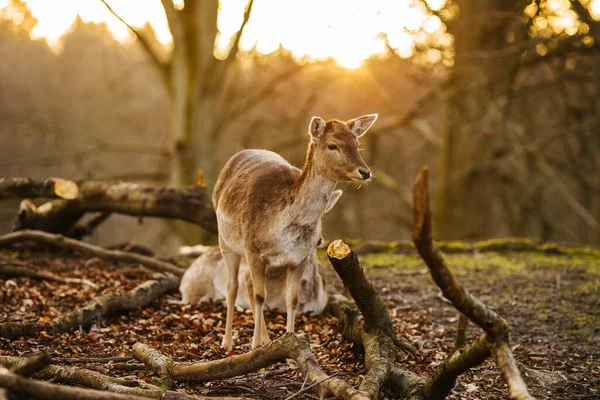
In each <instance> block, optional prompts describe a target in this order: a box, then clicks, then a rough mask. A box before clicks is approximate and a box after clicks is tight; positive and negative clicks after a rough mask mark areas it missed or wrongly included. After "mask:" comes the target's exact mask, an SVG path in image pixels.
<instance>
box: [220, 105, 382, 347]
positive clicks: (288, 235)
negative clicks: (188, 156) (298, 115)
mask: <svg viewBox="0 0 600 400" xmlns="http://www.w3.org/2000/svg"><path fill="white" fill-rule="evenodd" d="M376 119H377V114H368V115H364V116H361V117H358V118H354V119H351V120H348V121H346V122H344V121H341V120H337V119H332V120H329V121H327V122H326V121H325V120H323V118H320V117H312V119H311V120H310V123H309V125H308V133H309V137H310V139H309V144H308V149H307V152H306V158H305V162H304V166H303V167H302V169H301V170H300V169H298V168H296V167H294V166H292V165H291V164H290V163H289V162H288V161H286V160H285V159H284V158H283V157H282V156H280V155H279V154H277V153H274V152H272V151H268V150H255V149H251V150H242V151H240V152H238V153H236V154H234V155H233V156H232V157H231V158H230V159H229V161H227V163H226V164H225V166H224V167H223V169H222V170H221V172H220V173H219V176H218V178H217V182H216V184H215V188H214V190H213V194H212V202H213V206H214V209H215V211H216V215H217V224H218V231H219V234H218V239H219V248H220V249H221V254H222V255H223V259H224V260H225V263H226V264H227V269H228V272H229V274H228V280H227V298H226V303H227V304H226V306H227V318H226V323H225V335H224V336H223V341H222V347H223V348H224V349H226V350H231V349H232V348H233V342H232V327H233V317H234V307H235V301H236V296H237V292H238V288H239V284H238V274H239V269H240V261H241V258H242V257H246V260H247V262H248V266H249V269H250V278H251V280H252V286H253V293H254V295H253V299H252V301H253V303H254V304H252V311H253V316H254V334H253V336H252V349H255V348H258V347H260V346H263V345H266V344H267V343H269V342H270V338H269V333H268V332H267V329H266V325H265V321H264V313H263V309H264V304H265V299H266V296H267V293H266V279H265V272H266V271H267V269H269V268H271V269H282V270H285V271H286V283H285V287H286V311H287V325H286V330H287V332H294V325H295V318H296V305H297V303H298V290H299V286H300V280H301V278H302V275H303V274H304V270H305V267H306V263H307V259H308V258H309V255H310V254H311V252H312V251H313V249H314V247H315V245H316V244H317V242H318V241H319V238H320V236H321V217H322V216H323V213H324V212H325V209H326V208H327V204H328V203H329V200H330V198H331V194H332V193H333V190H334V188H335V185H336V184H337V182H353V183H356V184H362V183H365V182H367V181H369V180H370V179H371V176H372V173H371V170H370V169H369V167H368V166H367V164H366V163H365V161H364V160H363V159H362V157H361V156H360V154H359V148H358V146H359V142H358V139H359V138H360V137H361V136H362V135H364V134H365V133H366V132H367V130H368V129H369V128H370V127H371V126H372V125H373V123H374V122H375V120H376Z"/></svg>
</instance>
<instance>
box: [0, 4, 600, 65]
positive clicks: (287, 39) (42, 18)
mask: <svg viewBox="0 0 600 400" xmlns="http://www.w3.org/2000/svg"><path fill="white" fill-rule="evenodd" d="M26 2H27V3H28V4H29V7H30V8H31V11H32V13H33V14H34V16H35V17H36V18H37V19H38V21H39V22H38V25H37V26H36V27H35V28H34V31H33V37H34V38H38V37H43V38H45V39H46V40H47V41H48V42H49V43H50V44H51V45H53V46H54V45H57V44H59V43H60V37H61V35H63V34H64V33H65V32H66V31H67V30H68V29H69V28H70V27H71V26H72V23H73V20H74V19H75V18H76V16H77V14H79V15H80V16H81V18H82V20H83V21H84V22H96V23H98V22H106V24H107V25H108V28H109V29H110V31H111V32H112V33H113V34H114V36H115V37H116V38H117V39H120V40H131V39H132V36H131V34H130V32H129V31H128V29H127V27H126V26H125V25H124V24H123V23H121V22H120V21H119V20H117V19H116V18H115V17H114V16H113V15H112V14H111V13H110V12H109V11H108V10H107V9H106V7H105V6H104V4H102V2H101V1H100V0H26ZM246 2H247V0H221V12H220V13H219V21H218V26H219V31H220V32H221V35H220V36H219V37H218V38H217V43H216V49H215V52H216V54H217V55H218V54H219V53H220V52H221V53H222V52H223V51H224V49H226V47H227V46H228V44H229V38H230V37H231V35H233V34H234V33H235V32H236V31H237V29H238V27H239V25H240V22H241V20H242V16H243V11H244V6H245V5H246ZM445 2H446V0H428V3H429V4H430V6H431V7H432V8H434V9H439V8H441V7H443V5H444V4H445ZM7 3H8V0H0V7H2V6H4V5H6V4H7ZM108 3H109V4H110V5H111V6H112V7H113V9H115V11H116V12H117V13H119V14H120V15H121V16H122V17H123V18H124V19H125V20H126V21H127V22H128V23H129V24H131V25H133V26H136V27H141V26H142V25H144V24H145V23H146V22H150V24H152V26H153V27H154V29H155V31H156V33H157V35H158V39H159V40H160V41H161V42H163V43H169V42H170V41H171V34H170V33H169V29H168V26H167V21H166V18H165V14H164V10H163V8H162V5H161V2H160V1H159V0H109V1H108ZM175 3H176V5H178V6H181V4H182V3H183V0H175ZM413 3H414V2H413V0H255V2H254V9H253V12H252V16H251V18H250V21H249V23H248V26H247V27H246V31H245V34H244V36H243V38H242V42H241V46H242V48H243V49H245V50H250V49H252V48H253V47H254V46H256V48H257V50H258V51H259V52H261V53H265V54H266V53H270V52H272V51H274V50H276V49H277V48H278V47H279V44H280V43H281V45H282V46H283V47H284V48H285V49H287V50H289V51H291V52H292V54H293V55H294V56H296V57H298V58H306V59H308V60H324V59H328V58H333V59H334V60H336V61H337V62H338V63H339V64H340V65H343V66H345V67H349V68H355V67H358V66H360V65H361V63H362V61H363V60H364V59H366V58H368V57H370V56H372V55H375V54H381V53H383V52H384V51H385V43H384V40H383V39H382V38H381V37H380V34H381V33H382V32H384V33H385V34H387V37H388V40H389V43H390V44H391V46H392V47H394V48H396V49H397V51H398V53H399V54H400V56H402V57H410V56H411V54H412V47H413V40H415V39H414V37H413V36H412V35H411V34H410V33H408V32H407V29H408V30H415V29H417V28H419V27H420V26H423V27H424V29H425V31H426V32H429V33H432V32H436V31H438V30H440V29H441V30H442V31H443V29H444V27H443V26H442V23H441V21H440V19H439V18H438V17H435V16H433V17H426V16H425V14H424V13H423V11H422V10H421V9H419V8H414V7H412V6H411V4H413ZM543 7H544V9H545V12H546V14H547V15H551V17H549V18H548V19H546V18H545V17H542V18H540V17H538V18H536V21H534V22H535V25H536V26H537V27H538V28H540V29H544V26H545V25H546V26H547V25H548V24H551V25H552V28H553V29H554V30H555V32H557V33H558V32H561V31H563V30H565V32H567V33H568V34H573V33H575V32H576V31H577V24H576V23H575V22H574V21H575V20H576V15H574V12H573V11H571V10H569V8H570V4H569V0H546V2H545V3H544V6H543ZM528 8H529V7H528ZM591 10H592V14H593V15H594V17H596V16H600V0H593V2H592V5H591ZM534 11H535V10H534ZM569 29H570V30H571V31H573V32H570V31H569ZM416 40H419V37H418V36H417V39H416ZM438 40H439V41H440V42H439V43H438V44H441V45H448V44H450V43H451V42H449V41H450V40H451V38H449V35H443V34H442V35H438ZM435 51H437V50H435ZM438 53H439V52H438ZM437 57H440V56H439V54H438V55H437ZM430 58H432V61H435V60H434V58H436V57H430Z"/></svg>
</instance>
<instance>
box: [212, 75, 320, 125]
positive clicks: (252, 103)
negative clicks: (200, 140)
mask: <svg viewBox="0 0 600 400" xmlns="http://www.w3.org/2000/svg"><path fill="white" fill-rule="evenodd" d="M308 66H309V64H302V65H300V64H294V66H293V67H291V68H289V69H287V70H285V71H283V72H282V73H280V74H278V75H276V76H274V77H273V78H272V79H271V80H269V82H267V83H266V84H264V85H263V86H262V87H261V88H260V89H258V90H255V91H253V92H252V93H251V94H249V95H247V96H246V97H244V98H242V99H241V100H238V101H237V102H235V103H234V104H233V105H232V106H231V107H230V108H229V109H228V110H227V112H226V113H225V115H221V116H219V117H218V120H217V122H216V125H215V126H216V129H215V132H217V134H218V132H220V131H221V130H222V129H224V128H225V127H226V126H227V125H229V124H230V123H232V122H233V121H235V120H236V119H238V118H240V117H241V116H242V115H244V114H246V113H247V112H249V111H251V110H252V109H253V108H254V107H256V106H258V105H259V104H260V103H261V102H262V101H263V100H264V99H266V98H267V97H269V96H270V95H271V94H272V93H273V92H274V89H275V87H276V86H277V85H278V84H280V83H281V82H285V81H286V80H288V79H290V78H292V77H293V76H295V75H297V74H298V73H300V72H302V71H303V70H304V69H305V68H306V67H308Z"/></svg>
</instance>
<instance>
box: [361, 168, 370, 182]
mask: <svg viewBox="0 0 600 400" xmlns="http://www.w3.org/2000/svg"><path fill="white" fill-rule="evenodd" d="M358 173H359V174H360V177H361V178H363V179H364V180H367V179H369V178H370V177H371V171H370V170H366V171H365V170H364V169H359V170H358Z"/></svg>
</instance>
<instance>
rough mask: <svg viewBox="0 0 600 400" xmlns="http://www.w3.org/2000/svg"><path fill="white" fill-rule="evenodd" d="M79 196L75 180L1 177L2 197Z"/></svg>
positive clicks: (0, 193) (68, 197) (68, 198)
mask: <svg viewBox="0 0 600 400" xmlns="http://www.w3.org/2000/svg"><path fill="white" fill-rule="evenodd" d="M78 196H79V190H78V188H77V184H76V183H75V182H74V181H70V180H67V179H60V178H43V179H37V180H36V179H31V178H0V199H6V198H9V197H48V198H61V199H65V200H72V199H75V198H77V197H78Z"/></svg>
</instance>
